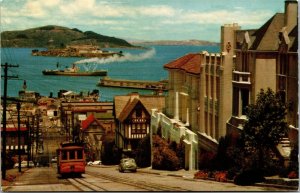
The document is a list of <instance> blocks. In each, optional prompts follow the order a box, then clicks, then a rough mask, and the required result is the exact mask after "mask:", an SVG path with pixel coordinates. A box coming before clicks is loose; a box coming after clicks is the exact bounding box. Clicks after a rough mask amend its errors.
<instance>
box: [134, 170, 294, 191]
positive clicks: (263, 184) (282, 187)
mask: <svg viewBox="0 0 300 193" xmlns="http://www.w3.org/2000/svg"><path fill="white" fill-rule="evenodd" d="M139 172H142V173H148V174H155V175H161V173H160V172H153V171H143V170H139ZM166 175H167V176H173V177H181V178H184V179H185V180H189V181H197V180H203V181H207V180H208V181H215V180H214V179H194V178H187V177H185V176H184V175H181V174H166ZM215 182H217V181H215ZM222 183H233V180H229V181H226V182H222ZM253 186H259V187H273V188H281V189H289V190H298V189H299V187H298V186H289V185H280V184H268V183H255V184H253Z"/></svg>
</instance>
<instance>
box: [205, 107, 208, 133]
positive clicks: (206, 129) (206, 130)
mask: <svg viewBox="0 0 300 193" xmlns="http://www.w3.org/2000/svg"><path fill="white" fill-rule="evenodd" d="M207 116H208V115H207V112H205V113H204V123H205V125H204V126H205V133H208V128H207V127H208V126H207V121H208V120H207Z"/></svg>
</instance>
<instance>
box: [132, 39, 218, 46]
mask: <svg viewBox="0 0 300 193" xmlns="http://www.w3.org/2000/svg"><path fill="white" fill-rule="evenodd" d="M129 42H130V43H131V44H133V45H198V46H199V45H200V46H218V45H219V43H216V42H209V41H203V40H178V41H177V40H158V41H139V40H137V41H135V40H132V41H129Z"/></svg>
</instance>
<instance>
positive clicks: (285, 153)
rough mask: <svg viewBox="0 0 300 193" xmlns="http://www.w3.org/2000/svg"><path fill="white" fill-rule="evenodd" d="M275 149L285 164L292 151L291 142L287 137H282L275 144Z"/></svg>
mask: <svg viewBox="0 0 300 193" xmlns="http://www.w3.org/2000/svg"><path fill="white" fill-rule="evenodd" d="M277 150H278V152H279V154H280V155H281V156H282V158H283V159H284V165H285V166H287V164H288V163H289V160H290V155H291V151H292V147H291V142H290V140H289V138H287V137H284V138H282V139H281V140H280V142H279V144H278V145H277Z"/></svg>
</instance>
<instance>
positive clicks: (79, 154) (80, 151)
mask: <svg viewBox="0 0 300 193" xmlns="http://www.w3.org/2000/svg"><path fill="white" fill-rule="evenodd" d="M82 155H83V154H82V150H77V159H82V158H83V156H82Z"/></svg>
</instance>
